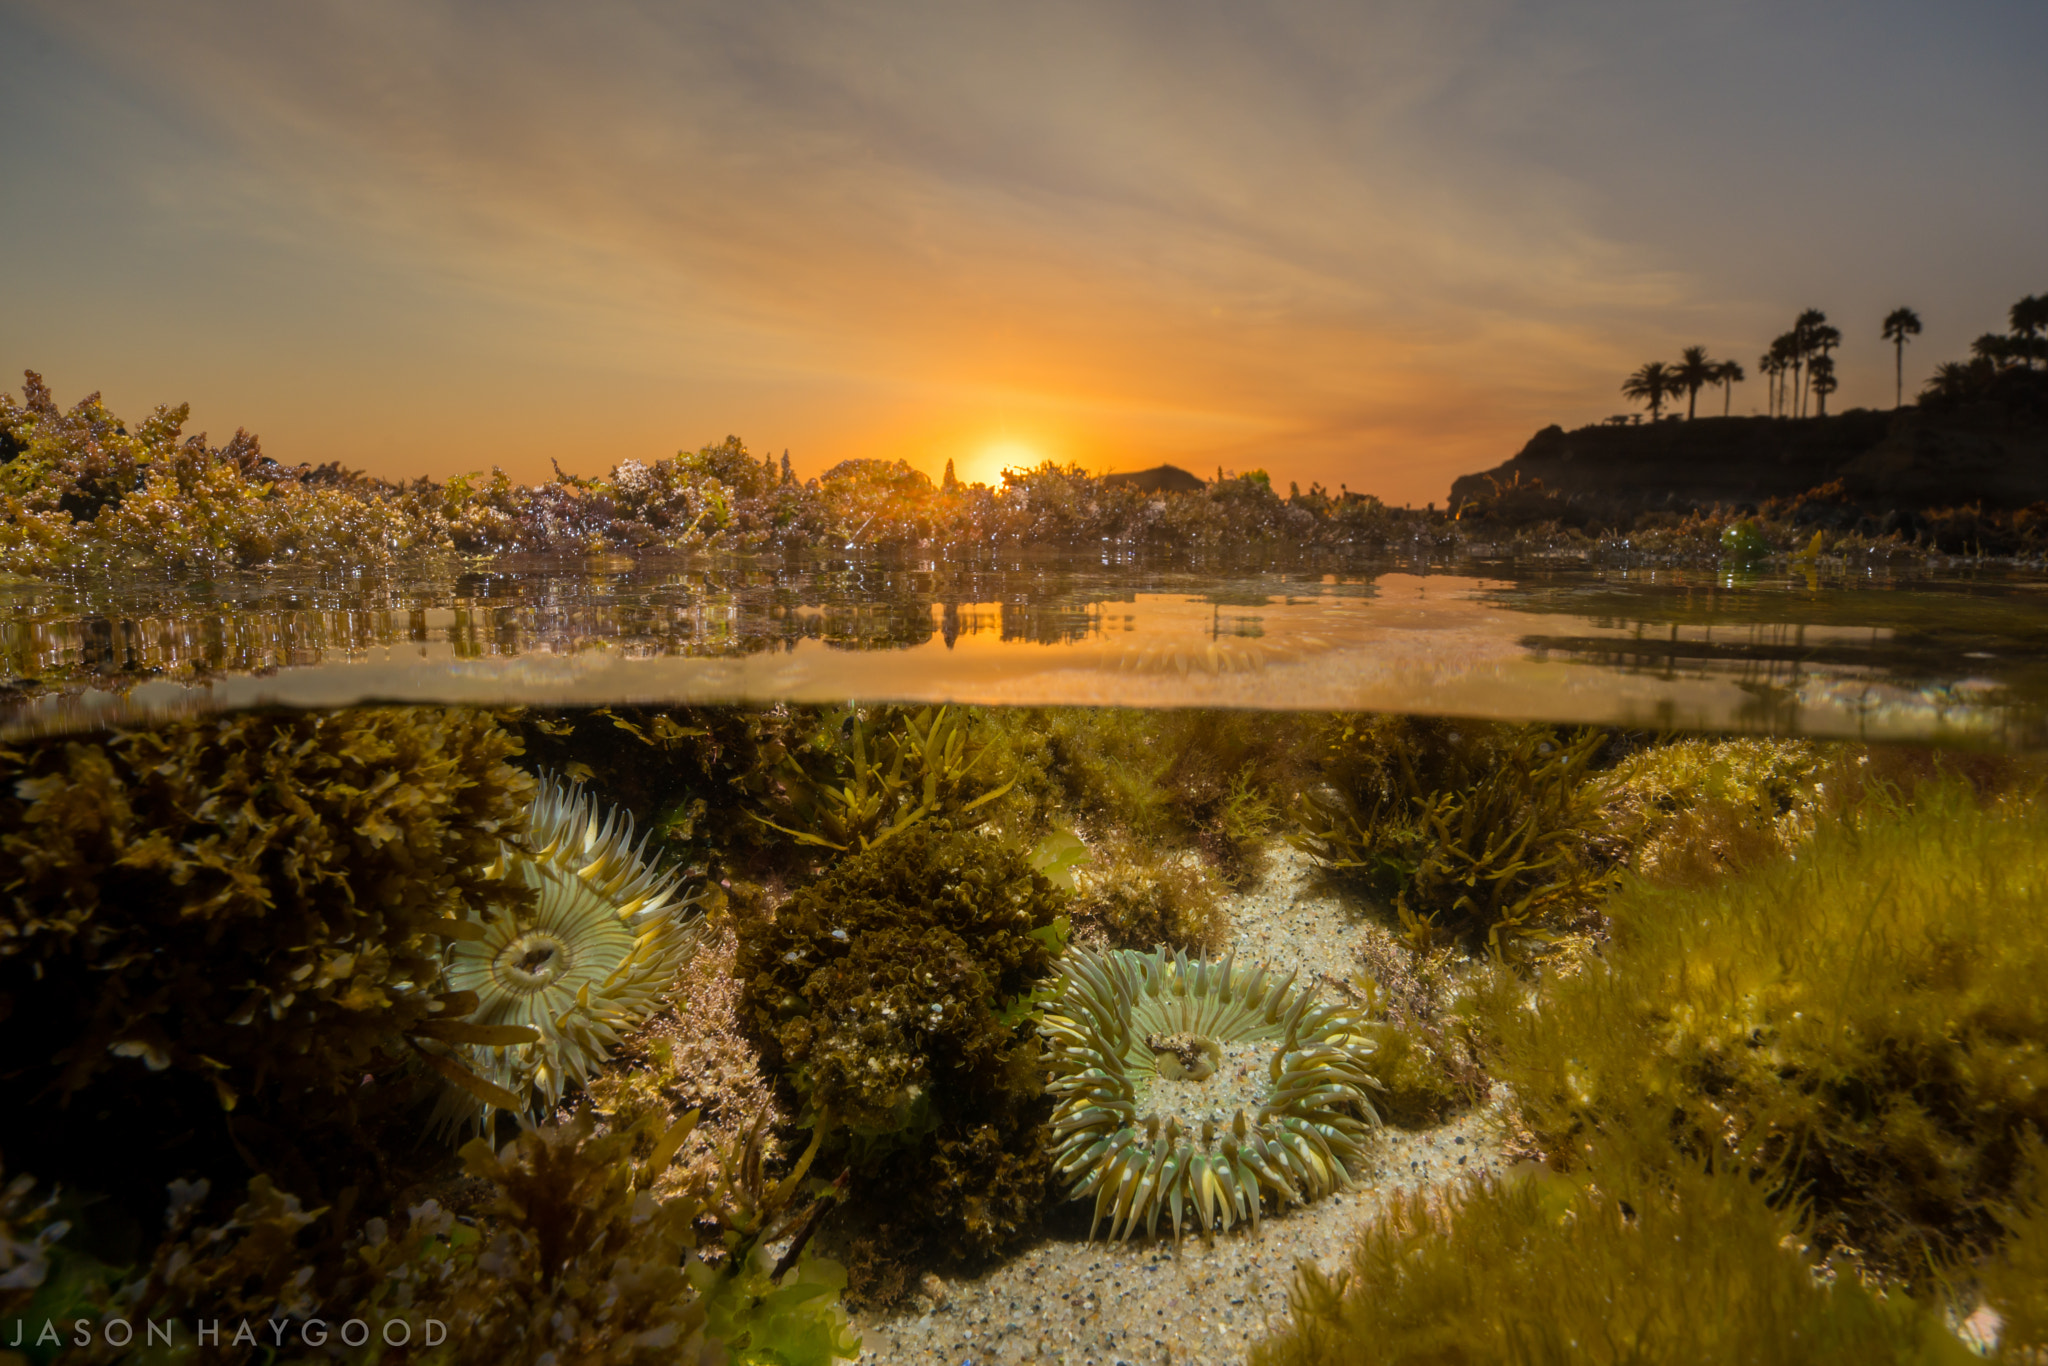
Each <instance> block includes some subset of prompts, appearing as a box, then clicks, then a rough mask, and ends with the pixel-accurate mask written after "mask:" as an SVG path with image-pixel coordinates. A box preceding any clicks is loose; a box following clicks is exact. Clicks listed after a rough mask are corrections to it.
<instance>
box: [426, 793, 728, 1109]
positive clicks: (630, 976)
mask: <svg viewBox="0 0 2048 1366" xmlns="http://www.w3.org/2000/svg"><path fill="white" fill-rule="evenodd" d="M646 848H647V839H646V837H645V836H642V838H641V840H640V842H639V843H638V844H635V843H634V841H633V818H632V817H631V816H630V815H628V814H626V813H625V812H622V811H620V810H618V809H617V808H612V809H610V810H608V811H603V812H600V810H599V804H598V802H597V799H596V798H595V797H593V796H591V795H590V794H589V793H586V792H583V791H581V790H580V789H578V788H576V787H573V786H570V785H569V784H566V783H563V782H561V781H560V780H558V779H556V778H555V777H554V776H553V775H551V774H542V775H541V782H540V787H539V790H538V792H537V793H536V794H535V796H534V799H533V805H532V808H531V810H530V812H529V816H528V821H527V835H526V840H525V842H524V843H523V844H520V845H515V844H512V843H509V842H508V843H505V844H502V845H501V846H500V848H499V853H498V858H497V860H496V862H494V863H493V864H492V865H491V867H490V868H489V869H487V870H486V875H487V876H489V877H491V878H495V879H502V880H505V881H511V882H516V883H518V884H520V885H522V886H525V887H528V888H530V889H532V891H533V893H534V896H533V901H532V904H531V905H530V906H528V907H521V908H519V909H516V910H502V909H501V910H499V911H497V912H495V913H493V914H488V915H484V916H481V917H478V918H477V920H476V923H478V924H479V925H480V926H481V929H482V933H481V934H480V935H479V936H477V937H476V938H474V939H465V940H457V941H455V942H454V943H452V944H451V945H450V946H449V949H448V954H447V960H446V963H445V965H444V979H445V982H446V985H447V988H448V989H449V990H450V991H473V992H475V993H476V994H477V997H478V1001H479V1004H478V1006H477V1009H476V1010H475V1011H474V1012H473V1013H472V1014H471V1015H470V1016H469V1019H470V1020H471V1021H472V1022H474V1023H476V1024H480V1025H524V1026H526V1027H528V1028H530V1029H533V1030H536V1031H537V1032H538V1033H539V1034H540V1038H539V1039H538V1040H537V1041H536V1042H533V1043H527V1044H514V1045H510V1046H506V1047H498V1046H492V1045H481V1044H477V1045H462V1046H459V1051H460V1053H461V1055H462V1057H463V1060H464V1061H466V1062H467V1063H468V1064H469V1066H470V1067H471V1068H472V1069H473V1070H474V1071H475V1072H476V1073H477V1074H478V1075H479V1076H481V1077H483V1078H484V1079H485V1080H486V1081H489V1082H491V1083H493V1084H495V1085H497V1086H499V1087H501V1088H503V1089H504V1090H506V1091H510V1092H511V1093H512V1094H514V1095H516V1096H520V1097H522V1098H523V1099H525V1100H526V1101H527V1104H528V1107H529V1108H530V1109H534V1110H538V1111H541V1112H542V1113H545V1112H546V1111H548V1110H552V1109H553V1108H554V1107H555V1106H556V1105H558V1104H559V1103H560V1102H561V1098H562V1093H563V1092H564V1091H565V1090H566V1089H567V1088H568V1087H569V1086H570V1085H572V1084H578V1083H581V1082H582V1081H583V1080H584V1079H586V1078H587V1077H588V1076H589V1075H590V1073H591V1072H592V1071H593V1070H595V1069H596V1067H597V1066H598V1065H599V1064H600V1063H601V1062H603V1061H604V1058H605V1056H606V1054H607V1052H608V1050H609V1049H610V1048H611V1047H612V1046H613V1045H614V1044H616V1043H618V1041H619V1040H620V1038H621V1037H623V1036H624V1035H625V1033H626V1032H628V1031H629V1030H631V1029H632V1028H633V1026H635V1025H636V1024H638V1023H639V1022H640V1021H642V1020H644V1019H646V1018H647V1017H648V1016H650V1015H652V1014H653V1013H654V1012H655V1011H656V1010H658V1009H660V1007H661V1004H662V1000H663V998H664V996H665V995H666V992H667V989H668V986H669V984H670V982H672V981H673V980H674V978H675V975H676V971H677V969H679V968H680V967H681V966H682V964H683V962H684V961H685V960H686V959H687V958H688V957H689V955H690V953H691V952H692V951H693V950H694V949H695V947H696V945H697V941H698V938H699V936H700V932H701V930H702V926H703V916H702V915H701V914H699V913H698V912H697V903H698V902H699V901H701V900H702V899H703V896H704V892H703V890H702V889H697V890H694V891H692V892H689V893H686V892H685V891H684V876H683V874H682V872H681V871H680V870H678V869H675V868H668V869H663V868H659V867H657V866H656V865H655V864H654V863H653V862H651V861H649V859H648V858H647V853H646ZM492 1109H493V1107H492V1106H490V1105H489V1104H488V1103H485V1102H480V1101H478V1100H476V1099H474V1098H473V1097H471V1096H469V1095H468V1094H467V1093H466V1092H455V1091H451V1092H450V1093H448V1094H447V1095H445V1096H444V1097H443V1099H442V1103H441V1105H440V1107H439V1108H438V1109H437V1110H436V1113H435V1120H436V1123H437V1124H438V1125H439V1126H440V1127H442V1128H445V1129H452V1130H456V1131H458V1132H459V1131H460V1130H462V1129H465V1128H467V1127H468V1126H469V1125H470V1124H472V1123H481V1124H482V1125H483V1126H484V1127H485V1129H486V1130H488V1128H489V1124H490V1118H491V1111H492Z"/></svg>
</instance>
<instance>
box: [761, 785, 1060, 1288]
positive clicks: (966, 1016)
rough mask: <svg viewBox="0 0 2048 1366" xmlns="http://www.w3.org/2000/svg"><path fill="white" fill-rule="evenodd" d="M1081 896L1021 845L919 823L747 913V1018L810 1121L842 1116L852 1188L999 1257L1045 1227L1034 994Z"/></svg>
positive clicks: (955, 1242)
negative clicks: (1072, 896)
mask: <svg viewBox="0 0 2048 1366" xmlns="http://www.w3.org/2000/svg"><path fill="white" fill-rule="evenodd" d="M1066 899H1067V896H1066V893H1064V892H1063V891H1061V890H1059V889H1058V888H1056V887H1055V886H1054V885H1053V884H1052V883H1051V882H1050V881H1049V880H1048V879H1047V878H1046V877H1045V875H1044V874H1043V873H1041V872H1039V871H1038V870H1036V869H1035V868H1033V867H1032V865H1031V861H1030V858H1029V856H1028V855H1027V854H1026V853H1025V852H1024V851H1023V850H1021V849H1018V848H1016V847H1014V846H1012V845H1009V844H1007V843H1004V842H1002V841H1000V840H997V839H995V838H992V837H990V836H988V835H984V834H980V833H977V832H974V831H963V830H954V829H951V828H948V826H947V823H946V822H943V821H940V822H935V823H922V824H919V825H916V826H913V827H910V828H906V829H905V830H904V831H903V832H902V833H900V834H899V835H897V836H895V837H894V838H892V839H890V840H888V841H887V842H886V843H881V844H877V845H875V846H873V847H871V848H869V849H868V850H866V851H865V852H863V853H859V854H853V855H850V856H847V857H845V858H843V859H841V860H839V861H838V862H837V863H836V864H834V865H833V867H832V868H831V870H830V871H829V872H828V873H826V874H825V876H823V877H822V878H820V879H819V880H818V881H817V882H815V883H812V884H811V885H809V886H807V887H804V888H803V889H801V890H799V891H798V892H797V893H796V894H795V896H793V897H792V898H791V899H790V900H789V901H788V902H787V903H785V904H784V905H783V906H781V907H780V908H778V909H777V910H776V911H775V913H774V914H773V915H772V917H757V918H754V919H751V920H745V919H743V920H742V921H741V922H740V924H739V934H740V952H739V961H738V971H739V974H740V976H741V978H742V980H743V981H744V982H745V986H746V995H745V998H744V1001H743V1007H742V1008H743V1013H744V1016H745V1018H746V1020H747V1021H748V1025H749V1028H750V1030H751V1031H752V1033H753V1035H754V1037H755V1038H756V1039H758V1040H759V1041H760V1042H761V1044H762V1046H763V1049H764V1052H765V1053H766V1054H767V1056H768V1058H769V1061H770V1062H771V1064H772V1065H774V1066H776V1067H777V1068H779V1070H780V1072H781V1074H782V1075H783V1077H784V1078H785V1079H786V1080H787V1082H788V1084H789V1085H790V1086H791V1087H792V1088H793V1090H794V1092H795V1095H796V1097H797V1099H798V1101H799V1103H800V1105H801V1106H802V1108H803V1111H804V1119H805V1121H806V1122H808V1123H813V1124H817V1125H823V1126H829V1127H833V1128H843V1129H844V1130H845V1131H846V1137H847V1138H848V1140H849V1143H848V1151H847V1154H846V1160H847V1162H848V1164H849V1166H850V1167H851V1169H852V1173H851V1177H850V1179H851V1182H852V1186H851V1190H850V1198H853V1199H854V1200H856V1201H857V1202H866V1203H867V1204H868V1205H869V1206H870V1208H871V1209H872V1211H873V1212H874V1213H875V1216H876V1218H877V1219H878V1220H879V1221H880V1222H881V1223H883V1224H885V1225H888V1226H893V1227H896V1228H897V1229H898V1230H899V1231H900V1233H901V1250H902V1251H903V1252H904V1254H905V1255H911V1254H912V1250H913V1249H914V1247H915V1245H916V1244H917V1243H918V1242H919V1241H920V1240H923V1239H925V1238H934V1239H936V1240H937V1242H938V1244H939V1246H940V1247H941V1248H943V1249H945V1250H947V1251H951V1252H955V1253H964V1254H973V1255H985V1254H987V1253H990V1252H993V1251H995V1250H996V1249H998V1248H999V1247H1001V1246H1003V1245H1004V1244H1006V1243H1008V1242H1010V1241H1012V1240H1013V1239H1014V1238H1015V1237H1016V1236H1017V1235H1018V1234H1019V1233H1020V1232H1022V1231H1025V1230H1028V1229H1029V1228H1030V1227H1032V1226H1034V1225H1035V1224H1036V1221H1037V1219H1038V1217H1039V1213H1040V1210H1041V1207H1042V1205H1043V1203H1044V1193H1045V1187H1046V1182H1047V1178H1048V1176H1049V1174H1050V1164H1049V1162H1048V1160H1047V1157H1046V1154H1045V1151H1044V1140H1043V1137H1042V1133H1041V1122H1042V1120H1043V1118H1044V1112H1045V1110H1046V1109H1047V1108H1048V1105H1049V1102H1046V1101H1044V1100H1043V1089H1044V1077H1043V1071H1042V1068H1041V1065H1040V1062H1039V1059H1038V1046H1037V1041H1036V1039H1035V1037H1034V1036H1033V1033H1032V1030H1031V1026H1030V1021H1029V1013H1030V1004H1031V994H1032V991H1033V989H1034V987H1035V986H1036V985H1037V983H1038V982H1039V980H1040V979H1041V978H1042V977H1043V976H1044V975H1045V974H1046V973H1047V971H1048V970H1049V969H1050V967H1051V965H1052V962H1053V959H1054V956H1055V955H1056V953H1057V952H1058V950H1059V948H1060V946H1061V945H1062V943H1063V941H1064V938H1065V934H1066V924H1065V920H1064V916H1063V912H1064V909H1065V905H1066Z"/></svg>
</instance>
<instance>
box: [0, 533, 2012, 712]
mask: <svg viewBox="0 0 2048 1366" xmlns="http://www.w3.org/2000/svg"><path fill="white" fill-rule="evenodd" d="M0 668H4V669H5V671H6V674H7V676H8V677H9V678H11V679H13V680H14V683H13V684H12V691H11V700H10V702H9V709H8V712H7V714H6V716H7V720H6V723H7V725H8V728H9V729H10V731H12V732H13V733H22V732H24V731H44V730H66V729H76V728H82V727H89V726H94V725H100V724H107V723H113V722H129V721H140V720H146V719H148V718H151V717H157V716H164V715H174V714H181V713H187V712H192V711H209V710H218V709H227V708H235V707H247V706H263V705H287V706H323V707H324V706H342V705H347V704H350V703H355V702H363V701H371V700H377V701H397V702H423V703H424V702H436V703H470V704H489V705H512V704H533V705H548V706H578V705H603V704H632V703H639V704H655V703H672V704H682V703H750V704H761V703H770V702H777V701H799V702H826V701H845V700H847V699H850V698H859V699H863V700H872V701H920V702H921V701H932V702H936V701H947V702H962V703H982V704H1001V703H1008V704H1039V705H1043V704H1087V705H1102V704H1119V705H1132V706H1224V707H1267V708H1289V709H1317V710H1390V711H1408V712H1428V713H1442V714H1459V715H1473V716H1488V717H1499V718H1504V719H1526V720H1549V721H1557V722H1586V723H1599V724H1610V725H1626V726H1643V727H1655V728H1660V729H1674V730H1714V731H1734V732H1750V733H1768V734H1780V735H1792V734H1804V735H1815V736H1855V737H1863V738H1870V739H1898V740H1925V741H1938V742H1976V743H1988V744H1997V745H2004V746H2009V747H2035V746H2038V745H2040V744H2041V743H2042V742H2043V740H2044V738H2048V733H2044V721H2043V718H2044V716H2048V576H2043V575H2041V574H2039V573H2027V572H2021V571H2016V570H2010V569H1986V568H1981V567H1970V568H1960V569H1959V568H1933V569H1929V568H1914V569H1910V570H1896V571H1891V570H1886V571H1880V570H1861V569H1859V570H1856V571H1853V572H1852V571H1849V570H1846V569H1841V568H1836V569H1834V570H1832V571H1830V570H1823V569H1820V568H1814V569H1810V570H1807V571H1805V572H1793V573H1786V572H1777V573H1743V572H1736V571H1731V570H1725V569H1705V568H1697V569H1602V568H1597V567H1589V566H1585V565H1580V564H1571V563H1566V564H1562V565H1559V564H1541V565H1536V566H1527V565H1519V566H1517V565H1475V564H1473V563H1471V562H1466V563H1464V564H1461V565H1457V566H1452V567H1445V566H1442V565H1425V564H1405V565H1390V566H1386V567H1384V568H1381V569H1369V570H1362V571H1359V570H1353V571H1348V572H1343V573H1336V572H1327V571H1324V570H1321V569H1318V568H1314V567H1310V568H1290V569H1266V570H1257V571H1239V572H1206V573H1205V572H1199V571H1194V570H1189V569H1185V568H1175V569H1157V568H1150V567H1147V566H1144V565H1141V564H1136V563H1132V562H1129V561H1125V560H1120V559H1118V558H1115V557H1108V556H1104V557H1098V558H1094V559H1078V560H1077V559H1072V558H1065V559H1047V560H1043V561H1031V560H1010V561H1003V562H994V563H982V564H975V565H959V564H949V563H945V562H936V561H928V562H898V563H866V562H858V561H843V562H820V563H813V564H802V565H785V564H780V563H772V564H737V565H735V564H732V563H724V564H701V563H694V562H691V561H687V560H665V561H663V560H641V561H637V562H636V561H630V560H610V561H606V560H597V561H591V560H574V561H524V562H506V561H494V562H492V563H490V564H489V565H488V566H483V567H476V568H470V569H465V570H462V571H459V572H457V571H443V572H435V573H423V574H416V575H414V576H411V577H409V578H403V579H388V578H375V577H365V576H361V575H352V574H326V575H322V574H317V573H309V572H296V573H278V574H272V575H249V576H244V577H241V578H238V579H235V580H230V581H215V582H192V583H168V582H160V583H128V584H120V585H101V586H81V585H48V584H15V585H10V586H7V587H4V588H0Z"/></svg>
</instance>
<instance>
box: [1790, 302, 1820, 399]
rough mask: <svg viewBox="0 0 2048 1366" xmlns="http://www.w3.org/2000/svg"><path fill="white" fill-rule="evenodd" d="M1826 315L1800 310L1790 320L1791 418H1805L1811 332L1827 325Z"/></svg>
mask: <svg viewBox="0 0 2048 1366" xmlns="http://www.w3.org/2000/svg"><path fill="white" fill-rule="evenodd" d="M1827 321H1828V315H1827V314H1825V313H1823V312H1821V311H1820V310H1819V309H1817V308H1808V309H1802V310H1801V311H1800V314H1799V316H1798V317H1796V318H1794V319H1793V320H1792V331H1791V332H1790V333H1789V334H1788V335H1789V336H1790V337H1791V338H1792V343H1791V344H1792V416H1794V417H1805V416H1806V385H1805V383H1804V379H1805V370H1806V359H1807V357H1808V356H1810V355H1812V354H1813V349H1814V347H1813V330H1814V329H1815V328H1816V327H1825V326H1826V325H1827Z"/></svg>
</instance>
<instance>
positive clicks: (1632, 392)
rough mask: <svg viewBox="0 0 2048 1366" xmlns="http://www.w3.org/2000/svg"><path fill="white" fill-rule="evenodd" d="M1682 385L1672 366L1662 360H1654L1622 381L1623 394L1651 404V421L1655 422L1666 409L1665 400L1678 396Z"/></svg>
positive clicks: (1625, 396) (1639, 401)
mask: <svg viewBox="0 0 2048 1366" xmlns="http://www.w3.org/2000/svg"><path fill="white" fill-rule="evenodd" d="M1682 387H1683V386H1682V385H1681V384H1680V383H1679V382H1678V377H1677V376H1676V375H1674V374H1673V373H1672V371H1671V367H1670V366H1668V365H1666V364H1665V363H1664V362H1663V361H1661V360H1653V361H1651V362H1650V363H1649V364H1647V365H1645V366H1644V367H1643V368H1642V369H1640V370H1638V371H1636V372H1635V373H1634V374H1633V375H1630V376H1629V377H1628V378H1627V379H1625V380H1623V381H1622V384H1621V396H1622V397H1623V398H1632V399H1634V400H1635V401H1636V402H1638V403H1647V404H1649V405H1650V421H1652V422H1655V421H1656V420H1657V418H1658V415H1659V414H1661V413H1662V412H1663V411H1664V400H1665V399H1666V398H1676V397H1677V396H1678V391H1679V390H1680V389H1681V388H1682Z"/></svg>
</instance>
